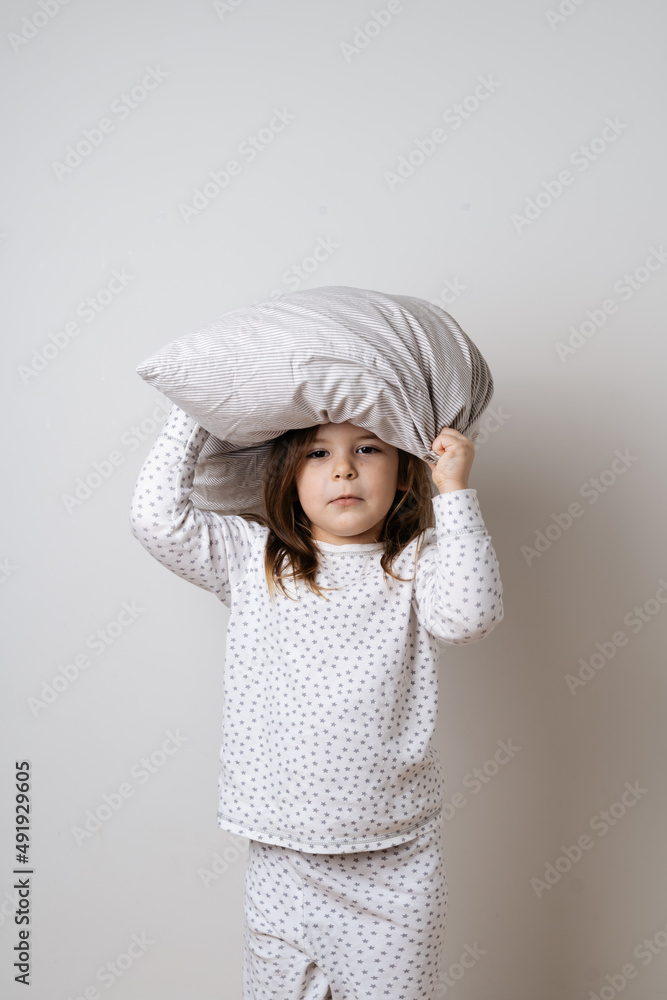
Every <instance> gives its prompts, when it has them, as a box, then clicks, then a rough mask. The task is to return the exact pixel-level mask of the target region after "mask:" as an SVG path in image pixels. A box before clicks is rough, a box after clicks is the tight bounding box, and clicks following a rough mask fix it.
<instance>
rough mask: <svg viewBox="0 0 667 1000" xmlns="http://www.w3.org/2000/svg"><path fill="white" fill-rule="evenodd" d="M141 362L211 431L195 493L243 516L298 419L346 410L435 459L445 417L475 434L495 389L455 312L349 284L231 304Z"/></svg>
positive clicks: (336, 416) (394, 441)
mask: <svg viewBox="0 0 667 1000" xmlns="http://www.w3.org/2000/svg"><path fill="white" fill-rule="evenodd" d="M136 370H137V373H138V374H139V375H140V376H141V378H142V379H144V380H145V381H146V382H148V383H149V384H150V385H152V386H154V387H155V388H156V389H158V390H159V391H160V392H162V393H163V394H164V395H165V396H166V397H167V398H168V399H170V400H171V401H172V402H173V403H176V404H177V405H178V406H180V407H181V409H183V410H185V412H186V413H188V414H189V415H190V416H191V417H193V418H194V419H195V420H196V421H197V422H198V423H199V424H200V425H201V426H202V427H204V428H205V429H206V430H207V431H209V432H210V434H211V437H209V439H208V440H207V441H206V443H205V445H204V447H203V448H202V450H201V452H200V455H199V460H198V463H197V468H196V472H195V490H194V492H193V494H192V500H193V502H194V503H195V505H196V506H198V507H200V508H201V509H203V510H215V511H217V512H218V513H220V514H240V515H242V516H249V515H250V516H252V515H253V514H259V515H260V516H263V515H264V513H265V512H264V507H263V503H262V498H261V492H262V481H263V476H264V470H265V465H266V459H267V456H268V452H269V450H270V447H271V441H272V440H273V439H274V438H276V437H279V436H280V435H281V434H283V433H284V432H285V431H286V430H289V429H290V428H301V427H311V426H313V425H314V424H322V423H329V422H332V423H342V422H344V421H346V420H349V421H350V423H352V424H355V425H356V426H358V427H363V428H365V429H366V430H370V431H373V432H374V433H375V434H377V435H378V437H380V438H381V439H382V440H383V441H386V442H387V443H388V444H391V445H394V446H395V447H397V448H402V449H403V450H404V451H407V452H410V453H412V454H413V455H417V456H418V457H420V458H422V459H426V458H429V459H430V460H432V461H437V460H438V456H437V455H435V454H434V453H433V452H432V451H431V450H430V449H431V443H432V442H433V440H434V438H435V437H436V436H437V434H438V433H439V431H440V430H441V428H443V427H453V428H454V429H455V430H458V431H460V432H461V433H462V434H465V435H466V436H468V437H469V438H470V439H471V440H473V441H474V440H475V439H476V437H477V434H478V432H479V427H478V425H479V419H480V417H481V415H482V413H483V412H484V410H485V409H486V408H487V406H488V405H489V403H490V401H491V397H492V395H493V379H492V377H491V372H490V371H489V367H488V365H487V363H486V361H485V360H484V358H483V357H482V355H481V354H480V352H479V350H478V349H477V347H476V346H475V344H474V343H473V342H472V340H471V339H470V338H469V337H468V336H467V334H465V333H464V332H463V330H462V329H461V327H460V326H459V325H458V323H457V322H456V320H454V319H453V318H452V317H451V316H450V315H449V313H446V312H445V311H444V310H443V309H441V308H439V307H438V306H436V305H433V304H432V303H431V302H427V301H425V300H424V299H419V298H414V297H411V296H407V295H389V294H388V293H385V292H377V291H370V290H368V289H363V288H352V287H348V286H343V285H334V286H326V287H322V288H312V289H305V290H303V291H298V292H290V293H287V294H285V295H280V296H278V297H275V298H271V299H268V300H266V301H264V302H260V303H258V304H256V305H253V306H249V307H244V308H239V309H233V310H231V311H230V312H227V313H225V314H224V315H223V316H221V317H220V318H219V319H217V320H215V321H214V322H212V323H209V324H208V325H207V326H204V327H201V328H200V329H198V330H194V331H193V332H191V333H187V334H185V335H184V336H181V337H178V338H177V339H176V340H173V341H171V342H170V343H168V344H167V345H166V346H164V347H162V348H161V349H160V350H159V351H157V352H156V353H155V354H152V355H151V356H150V357H149V358H147V359H146V360H145V361H143V362H142V363H141V364H140V365H139V366H138V367H137V369H136ZM431 485H432V494H433V496H435V495H436V494H437V492H438V491H437V487H436V486H435V483H433V482H432V480H431Z"/></svg>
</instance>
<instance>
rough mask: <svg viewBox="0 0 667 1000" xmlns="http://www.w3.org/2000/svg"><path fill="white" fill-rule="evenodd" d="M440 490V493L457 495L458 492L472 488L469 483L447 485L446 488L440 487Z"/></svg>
mask: <svg viewBox="0 0 667 1000" xmlns="http://www.w3.org/2000/svg"><path fill="white" fill-rule="evenodd" d="M438 489H439V490H440V493H455V492H456V490H467V489H470V487H469V486H468V484H467V483H447V485H445V486H439V487H438Z"/></svg>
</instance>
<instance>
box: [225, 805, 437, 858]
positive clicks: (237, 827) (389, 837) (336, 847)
mask: <svg viewBox="0 0 667 1000" xmlns="http://www.w3.org/2000/svg"><path fill="white" fill-rule="evenodd" d="M443 819H444V813H443V809H442V806H440V807H439V808H438V809H437V810H436V811H435V813H430V814H429V815H428V816H427V817H426V818H425V819H424V820H421V821H420V822H419V823H418V824H417V825H415V826H411V827H408V829H405V830H401V832H400V833H387V834H380V835H379V836H377V837H347V838H345V837H344V838H337V837H333V838H331V840H327V841H323V840H319V841H313V840H311V841H299V840H295V839H294V838H293V837H289V836H288V835H286V834H273V833H267V832H266V831H265V830H254V829H252V827H248V826H243V825H242V824H240V823H235V822H234V820H232V819H229V818H228V817H227V816H224V815H222V813H218V817H217V823H218V826H219V827H220V829H221V830H226V831H227V832H228V833H235V834H236V835H237V836H239V837H247V838H248V839H249V840H258V841H260V842H261V843H264V844H275V845H276V846H277V847H287V848H289V849H290V850H293V851H302V852H307V853H309V854H352V853H353V852H356V851H380V850H383V849H384V848H385V847H396V846H397V845H398V844H406V843H408V841H410V840H414V839H415V838H416V837H420V836H421V835H422V834H425V833H430V832H431V830H434V829H436V827H437V826H439V825H440V824H441V823H442V821H443Z"/></svg>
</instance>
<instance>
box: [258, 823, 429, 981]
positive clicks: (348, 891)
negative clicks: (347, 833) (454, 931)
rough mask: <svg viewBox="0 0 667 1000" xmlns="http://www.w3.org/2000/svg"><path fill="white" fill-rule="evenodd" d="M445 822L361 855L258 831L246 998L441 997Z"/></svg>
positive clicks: (362, 852)
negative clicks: (284, 841)
mask: <svg viewBox="0 0 667 1000" xmlns="http://www.w3.org/2000/svg"><path fill="white" fill-rule="evenodd" d="M443 821H444V817H443V818H442V820H441V822H440V824H439V826H437V827H436V828H435V829H434V830H432V831H430V832H429V833H425V834H421V835H420V836H417V837H416V838H415V839H413V840H410V841H408V842H407V843H405V844H399V845H398V846H397V847H388V848H385V849H381V850H376V851H359V852H356V853H353V854H310V853H306V852H304V851H295V850H290V849H289V848H287V847H280V846H278V845H276V844H264V843H262V842H260V841H257V840H251V841H250V845H249V849H248V864H247V869H246V876H245V899H244V908H245V928H244V936H243V1000H380V998H385V1000H433V998H434V997H435V996H436V992H435V991H436V984H437V982H438V980H439V978H440V973H441V966H440V963H441V958H442V952H443V947H444V932H445V920H446V915H447V900H448V887H447V875H446V868H445V860H444V856H443V845H442V823H443Z"/></svg>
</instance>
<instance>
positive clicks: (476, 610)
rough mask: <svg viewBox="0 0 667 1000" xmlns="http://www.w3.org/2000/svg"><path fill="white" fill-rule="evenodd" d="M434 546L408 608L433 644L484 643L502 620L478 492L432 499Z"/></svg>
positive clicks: (423, 562) (458, 492)
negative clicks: (413, 612) (425, 630)
mask: <svg viewBox="0 0 667 1000" xmlns="http://www.w3.org/2000/svg"><path fill="white" fill-rule="evenodd" d="M432 502H433V509H434V512H435V520H436V527H435V531H436V544H435V545H433V544H431V545H429V546H427V547H426V548H425V549H424V550H423V552H422V554H421V555H420V558H419V561H418V565H417V575H416V580H415V586H414V592H413V603H414V607H415V610H416V614H417V618H418V620H419V621H420V622H421V624H422V625H423V626H424V627H425V628H426V629H427V631H428V632H430V633H431V635H433V636H434V637H435V638H436V639H439V640H440V641H441V642H444V643H447V644H450V645H461V644H463V643H468V642H476V641H477V640H479V639H483V638H484V637H485V636H487V635H488V634H489V632H491V631H492V630H493V629H494V628H495V627H496V625H497V624H498V623H499V622H500V621H502V618H503V604H502V593H503V588H502V582H501V580H500V570H499V567H498V560H497V557H496V553H495V551H494V549H493V545H492V544H491V536H490V535H489V533H488V531H487V529H486V525H485V524H484V519H483V517H482V512H481V510H480V506H479V500H478V497H477V490H474V489H469V490H454V491H452V492H450V493H441V494H438V495H437V496H435V497H434V498H433V501H432Z"/></svg>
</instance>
